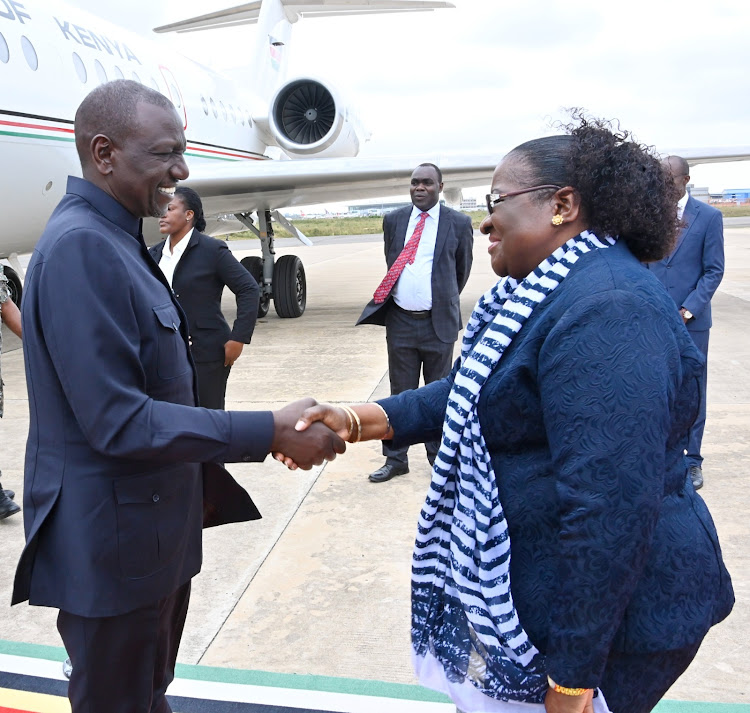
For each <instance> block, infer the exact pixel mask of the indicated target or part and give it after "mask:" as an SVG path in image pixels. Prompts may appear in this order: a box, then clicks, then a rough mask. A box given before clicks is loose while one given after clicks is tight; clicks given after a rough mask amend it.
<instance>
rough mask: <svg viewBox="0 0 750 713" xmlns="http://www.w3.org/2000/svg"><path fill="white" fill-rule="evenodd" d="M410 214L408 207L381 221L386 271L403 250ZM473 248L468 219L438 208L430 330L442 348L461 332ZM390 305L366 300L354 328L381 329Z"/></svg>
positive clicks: (463, 215) (441, 207)
mask: <svg viewBox="0 0 750 713" xmlns="http://www.w3.org/2000/svg"><path fill="white" fill-rule="evenodd" d="M411 211H412V206H406V207H405V208H399V209H398V210H394V211H393V212H392V213H388V214H387V215H386V216H385V217H384V218H383V240H384V248H385V261H386V263H387V266H388V268H390V267H391V265H393V263H394V262H395V261H396V258H397V257H398V256H399V254H400V253H401V251H402V250H403V249H404V243H405V242H406V229H407V227H408V225H409V217H410V216H411ZM473 248H474V230H473V229H472V227H471V218H469V216H468V215H466V214H465V213H459V212H458V211H456V210H452V209H451V208H446V207H445V206H440V218H439V220H438V231H437V237H436V239H435V252H434V254H433V258H432V279H431V283H432V326H433V327H434V329H435V334H437V337H438V339H440V341H442V342H445V343H446V344H453V342H455V341H456V337H457V335H458V330H459V329H461V300H460V294H461V291H462V290H463V289H464V285H466V281H467V280H468V279H469V273H470V272H471V263H472V260H473V256H474V253H473ZM392 302H393V300H392V298H388V299H387V300H386V301H385V302H383V303H381V304H375V302H374V301H373V300H370V302H369V303H368V304H367V306H366V307H365V309H364V310H363V312H362V314H361V315H360V317H359V319H358V320H357V324H380V325H384V324H385V315H386V312H387V310H388V308H389V307H390V305H391V304H392Z"/></svg>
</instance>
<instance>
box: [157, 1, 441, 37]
mask: <svg viewBox="0 0 750 713" xmlns="http://www.w3.org/2000/svg"><path fill="white" fill-rule="evenodd" d="M283 3H284V11H285V12H286V14H287V16H288V17H289V21H290V22H296V20H297V19H298V18H300V17H303V18H310V17H337V16H341V15H376V14H380V13H385V12H387V13H394V12H424V11H427V10H436V9H439V8H444V7H455V5H453V4H452V3H450V2H428V1H427V0H366V1H365V2H364V3H363V2H361V1H360V2H358V3H357V6H355V5H353V4H352V3H351V2H347V1H346V0H283ZM362 5H364V7H362ZM260 6H261V0H255V2H248V3H245V4H244V5H237V6H236V7H230V8H227V9H226V10H218V11H216V12H209V13H206V14H205V15H200V16H198V17H192V18H190V19H188V20H180V21H179V22H172V23H170V24H169V25H162V26H161V27H155V28H154V32H158V33H163V32H195V31H196V30H214V29H216V28H220V27H235V26H237V25H249V24H255V23H256V22H258V17H259V15H260ZM292 18H293V19H292Z"/></svg>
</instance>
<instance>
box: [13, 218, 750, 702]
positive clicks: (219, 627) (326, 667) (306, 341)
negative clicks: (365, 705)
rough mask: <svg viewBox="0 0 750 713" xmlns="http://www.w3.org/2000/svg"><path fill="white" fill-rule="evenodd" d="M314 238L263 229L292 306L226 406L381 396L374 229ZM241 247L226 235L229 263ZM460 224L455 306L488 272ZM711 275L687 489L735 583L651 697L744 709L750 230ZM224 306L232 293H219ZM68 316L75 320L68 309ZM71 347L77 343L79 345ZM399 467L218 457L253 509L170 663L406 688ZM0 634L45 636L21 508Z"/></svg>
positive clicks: (748, 668)
mask: <svg viewBox="0 0 750 713" xmlns="http://www.w3.org/2000/svg"><path fill="white" fill-rule="evenodd" d="M314 242H316V243H318V244H317V245H316V246H315V247H313V248H309V247H304V246H301V245H300V244H299V243H297V242H296V241H291V240H283V241H282V240H280V241H277V254H278V255H283V254H289V253H294V254H297V255H299V256H300V257H301V258H302V260H303V262H304V265H305V269H306V272H307V283H308V303H307V311H306V313H305V314H304V316H303V317H302V318H301V319H284V320H282V319H279V318H278V317H277V316H276V314H275V312H274V311H273V308H272V309H271V311H270V312H269V315H268V317H267V318H265V319H263V320H261V321H260V322H259V324H258V327H257V329H256V331H255V335H254V337H253V343H252V344H251V345H250V346H249V347H246V349H245V351H244V353H243V355H242V357H241V358H240V360H239V361H238V362H237V363H236V364H235V366H234V368H233V370H232V374H231V376H230V379H229V386H228V391H227V407H228V408H232V409H267V408H277V407H279V406H281V405H283V404H285V403H287V402H289V401H291V400H294V399H297V398H300V397H302V396H307V395H311V396H315V397H316V398H318V399H320V400H326V401H332V402H343V403H349V402H358V401H366V400H369V399H374V398H378V397H380V396H384V395H387V393H388V380H387V358H386V347H385V334H384V330H383V329H382V328H381V327H355V326H354V322H355V320H356V318H357V317H358V315H359V313H360V311H361V309H362V307H363V306H364V304H365V303H366V302H367V300H368V299H369V298H370V296H371V293H372V291H373V290H374V288H375V287H376V285H377V284H378V282H379V280H380V278H381V277H382V272H383V269H384V260H383V249H382V236H377V235H375V236H353V237H350V238H345V237H337V238H315V239H314ZM255 245H257V242H254V241H242V242H233V243H231V247H232V249H233V250H234V251H235V253H236V254H237V257H238V258H242V257H244V256H246V255H249V254H258V251H257V248H255V249H253V250H252V252H251V248H252V247H254V246H255ZM486 247H487V243H486V240H485V239H484V238H483V237H482V236H480V235H477V237H476V241H475V250H476V253H475V260H474V269H473V272H472V275H471V278H470V280H469V283H468V285H467V287H466V289H465V291H464V294H463V298H462V306H463V310H464V315H465V316H466V315H467V314H468V311H469V310H470V309H471V307H472V306H473V304H474V302H475V300H476V299H477V298H478V296H479V295H480V294H481V293H482V292H484V290H485V289H487V288H488V287H489V286H490V285H491V284H492V283H493V281H494V276H493V274H492V272H491V270H490V267H489V261H488V257H487V253H486ZM726 255H727V260H726V262H727V270H726V273H725V276H724V281H723V282H722V284H721V286H720V287H719V290H718V292H717V294H716V296H715V298H714V327H713V329H712V332H711V346H710V357H709V379H708V396H709V401H708V420H707V427H706V435H705V438H704V456H705V459H706V460H705V463H704V475H705V486H704V488H703V489H702V490H701V495H702V496H703V497H704V498H705V500H706V501H707V503H708V505H709V507H710V509H711V512H712V514H713V516H714V519H715V520H716V524H717V527H718V530H719V536H720V538H721V543H722V546H723V550H724V556H725V559H726V561H727V566H728V568H729V570H730V572H731V574H732V577H733V580H734V586H735V591H736V595H737V604H736V606H735V610H734V612H733V613H732V615H731V616H730V617H729V619H728V620H727V621H725V622H723V623H722V624H720V625H719V626H717V627H715V628H714V629H713V630H712V631H711V632H710V633H709V635H708V637H707V639H706V642H705V643H704V645H703V647H702V649H701V651H700V653H699V654H698V657H697V658H696V660H695V661H694V662H693V664H692V666H691V667H690V669H689V670H688V671H687V672H686V674H685V675H684V676H683V677H682V678H681V679H680V680H679V681H678V682H677V683H676V684H675V686H674V687H673V688H672V690H671V691H670V692H669V694H668V697H669V698H673V699H680V700H685V701H712V702H720V703H750V692H749V689H748V685H747V683H748V681H750V607H748V603H749V602H750V548H748V543H749V542H750V518H749V517H748V513H750V482H749V481H748V465H749V464H750V428H749V426H750V329H748V327H747V316H748V314H750V312H749V311H748V309H749V307H750V304H749V303H750V227H745V225H742V226H737V227H735V226H734V225H732V226H730V227H728V228H727V230H726ZM223 307H224V310H225V313H226V314H227V316H228V317H230V318H231V316H232V315H233V312H234V305H233V301H232V295H231V293H227V294H226V295H225V299H224V304H223ZM81 318H85V315H81ZM3 344H4V347H5V349H6V351H5V352H4V354H3V357H2V358H3V377H4V379H5V383H6V392H5V395H6V404H5V411H6V414H5V418H4V419H2V421H0V443H1V444H2V446H1V449H2V455H1V456H0V458H1V462H0V467H2V471H3V485H4V487H6V488H12V489H14V490H15V491H16V492H17V493H18V494H19V495H18V498H19V499H20V494H21V492H22V490H23V458H24V446H25V440H26V432H27V429H28V400H27V395H26V385H25V380H24V370H23V355H22V351H21V349H20V346H19V343H18V340H16V339H15V338H14V337H13V336H12V335H11V334H10V333H9V332H7V331H4V333H3ZM81 348H82V349H85V348H86V345H83V344H82V345H81ZM410 462H411V472H410V473H409V474H408V475H406V476H401V477H398V478H395V479H394V480H392V481H390V482H388V483H384V484H373V483H369V482H368V481H367V474H368V473H370V472H371V471H372V470H374V469H375V468H377V467H378V466H379V465H381V464H382V456H381V455H380V447H379V444H375V443H368V444H361V445H358V446H350V447H349V449H348V451H347V453H346V454H344V455H343V456H339V458H337V459H336V460H335V461H333V462H331V463H329V464H327V465H325V466H324V467H322V468H317V469H315V470H313V471H309V472H304V471H297V472H290V471H288V470H286V469H285V468H284V467H282V466H281V465H280V464H278V463H276V462H275V461H273V460H272V459H271V458H268V459H267V460H266V462H265V463H262V464H236V465H234V464H233V465H230V466H229V468H230V470H231V471H232V472H233V473H234V474H235V475H236V476H237V477H238V479H239V480H240V481H241V482H242V484H243V485H244V486H245V487H246V488H247V489H248V490H249V491H250V493H251V494H252V496H253V498H254V499H255V501H256V502H257V503H258V505H259V507H260V510H261V512H262V513H263V519H262V520H260V521H259V522H257V523H249V524H239V525H230V526H226V527H221V528H215V529H214V530H209V531H207V532H206V535H205V546H204V566H203V571H202V572H201V574H200V575H199V576H198V577H196V578H195V580H194V588H193V597H192V602H191V608H190V613H189V615H188V620H187V624H186V630H185V635H184V638H183V644H182V648H181V651H180V657H179V660H180V661H181V662H182V663H187V664H202V665H207V666H221V667H230V668H237V669H254V670H259V671H268V672H279V673H297V674H317V675H322V676H332V677H347V678H356V679H372V680H379V681H388V682H394V683H414V677H413V674H412V671H411V664H410V653H409V573H410V557H411V550H412V544H413V539H414V533H415V523H416V518H417V515H418V512H419V509H420V507H421V504H422V501H423V498H424V495H425V493H426V490H427V484H428V480H429V469H428V465H427V460H426V458H425V457H424V455H423V450H422V449H421V448H420V447H415V448H413V449H412V451H411V458H410ZM0 542H2V546H1V547H0V573H1V575H2V576H0V639H3V640H5V641H13V642H26V643H31V644H44V645H50V646H56V647H59V646H61V642H60V638H59V636H58V634H57V631H56V628H55V617H56V612H55V611H54V610H50V609H42V608H37V607H29V606H27V605H21V606H17V607H13V608H10V606H9V605H8V603H9V602H10V593H11V586H12V578H13V573H14V569H15V566H16V562H17V561H18V557H19V554H20V552H21V549H22V546H23V522H22V518H21V516H20V515H16V516H13V517H11V518H8V519H6V520H4V521H2V522H0Z"/></svg>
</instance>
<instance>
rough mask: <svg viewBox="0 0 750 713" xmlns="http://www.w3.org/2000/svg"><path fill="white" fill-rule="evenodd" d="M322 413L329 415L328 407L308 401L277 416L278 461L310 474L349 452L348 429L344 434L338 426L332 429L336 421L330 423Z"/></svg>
mask: <svg viewBox="0 0 750 713" xmlns="http://www.w3.org/2000/svg"><path fill="white" fill-rule="evenodd" d="M327 408H332V407H327ZM321 409H323V411H324V412H325V413H327V411H325V409H326V406H325V405H318V404H317V402H316V401H315V399H312V398H305V399H300V400H299V401H294V402H293V403H291V404H288V405H287V406H284V408H282V409H279V410H278V411H274V412H273V425H274V433H273V441H272V442H271V452H272V453H273V457H274V458H276V460H278V461H281V462H282V463H284V464H285V465H286V466H287V467H288V468H290V469H292V470H295V469H296V468H302V469H303V470H309V469H310V468H312V467H313V466H314V465H320V464H321V463H323V461H326V460H334V458H336V454H337V453H343V452H344V451H345V450H346V443H345V442H344V436H345V435H346V434H347V433H348V430H347V428H346V427H344V429H343V432H342V430H341V429H340V428H338V427H336V425H333V426H332V425H330V423H333V422H334V421H336V419H333V418H332V417H328V418H327V419H326V417H325V416H324V415H320V413H321ZM344 422H346V418H344Z"/></svg>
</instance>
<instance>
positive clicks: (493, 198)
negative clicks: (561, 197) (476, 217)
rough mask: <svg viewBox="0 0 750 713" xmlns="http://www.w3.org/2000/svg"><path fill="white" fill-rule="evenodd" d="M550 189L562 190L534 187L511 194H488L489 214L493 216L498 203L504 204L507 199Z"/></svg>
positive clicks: (550, 187)
mask: <svg viewBox="0 0 750 713" xmlns="http://www.w3.org/2000/svg"><path fill="white" fill-rule="evenodd" d="M547 188H549V189H550V190H551V189H553V188H554V189H555V190H556V191H559V190H560V186H551V185H546V186H532V187H531V188H522V189H521V190H520V191H511V192H510V193H488V194H487V212H488V213H489V214H490V215H492V211H493V210H494V208H495V206H496V205H497V204H498V203H502V202H503V201H504V200H505V199H506V198H512V197H513V196H520V195H521V194H522V193H531V192H532V191H542V190H545V189H547Z"/></svg>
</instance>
